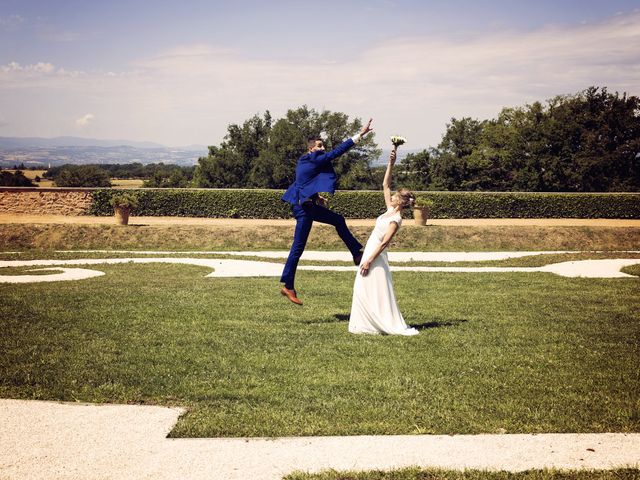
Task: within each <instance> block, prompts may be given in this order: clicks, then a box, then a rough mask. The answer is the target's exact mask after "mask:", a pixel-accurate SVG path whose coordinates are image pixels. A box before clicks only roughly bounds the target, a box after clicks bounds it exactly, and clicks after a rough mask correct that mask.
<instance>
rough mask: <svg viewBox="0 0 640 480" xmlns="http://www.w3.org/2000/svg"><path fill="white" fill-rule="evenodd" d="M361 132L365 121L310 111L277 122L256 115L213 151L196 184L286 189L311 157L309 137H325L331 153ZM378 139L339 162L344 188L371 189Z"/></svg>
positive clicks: (199, 168) (363, 143)
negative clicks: (306, 157)
mask: <svg viewBox="0 0 640 480" xmlns="http://www.w3.org/2000/svg"><path fill="white" fill-rule="evenodd" d="M361 127H362V122H361V121H360V119H357V118H356V119H354V120H349V117H348V116H347V115H346V114H344V113H340V112H330V111H326V110H325V111H323V112H320V113H318V112H317V111H315V110H314V109H311V108H309V107H307V106H303V107H300V108H297V109H295V110H289V111H287V113H286V115H285V117H284V118H281V119H278V120H276V121H275V122H274V121H273V119H272V117H271V115H270V113H269V112H268V111H267V112H266V113H265V114H264V115H263V117H260V116H259V115H254V116H253V117H252V118H251V119H249V120H247V121H245V122H244V123H243V125H242V126H238V125H235V124H232V125H230V126H229V127H228V129H227V135H226V136H225V138H224V141H223V142H222V143H221V145H220V146H219V147H214V146H212V147H209V155H208V156H207V157H201V158H200V159H198V166H197V167H196V172H195V176H194V182H195V184H196V185H197V186H200V187H260V188H286V187H288V186H289V184H290V183H291V182H292V181H293V179H294V178H295V167H296V162H297V160H298V158H299V157H300V156H301V155H302V154H304V153H305V152H306V151H307V146H306V141H307V138H308V137H310V136H321V137H323V138H324V139H325V143H326V146H327V149H331V148H333V147H334V146H337V145H338V144H339V143H340V142H342V141H344V140H345V139H346V138H347V137H349V136H351V135H354V134H355V133H357V131H358V130H359V129H360V128H361ZM372 137H373V136H372V135H370V136H367V137H365V138H364V139H363V140H362V141H361V142H360V143H359V144H358V145H357V146H356V147H354V148H352V149H351V150H350V151H349V152H348V153H346V154H345V155H342V156H341V157H340V158H338V159H337V160H335V161H334V164H333V165H334V169H335V171H336V174H337V175H338V188H341V189H354V188H371V186H372V185H373V178H372V175H371V168H370V162H371V160H372V159H373V158H376V157H377V155H379V150H377V146H376V144H375V142H374V140H373V138H372Z"/></svg>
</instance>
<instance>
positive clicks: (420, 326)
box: [407, 318, 469, 330]
mask: <svg viewBox="0 0 640 480" xmlns="http://www.w3.org/2000/svg"><path fill="white" fill-rule="evenodd" d="M468 321H469V320H466V319H464V318H453V319H450V320H436V321H432V322H425V323H417V324H415V323H410V322H407V325H409V326H410V327H413V328H415V329H416V330H428V329H430V328H440V327H457V326H459V325H461V324H463V323H467V322H468Z"/></svg>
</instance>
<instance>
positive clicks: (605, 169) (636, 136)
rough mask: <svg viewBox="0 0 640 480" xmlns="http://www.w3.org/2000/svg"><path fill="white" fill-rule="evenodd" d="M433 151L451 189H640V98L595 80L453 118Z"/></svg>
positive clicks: (439, 178)
mask: <svg viewBox="0 0 640 480" xmlns="http://www.w3.org/2000/svg"><path fill="white" fill-rule="evenodd" d="M432 157H433V160H432V172H433V184H434V185H433V186H434V187H439V188H445V189H448V190H514V191H523V190H529V191H575V192H594V191H621V190H628V191H639V190H640V99H638V97H634V96H627V95H626V94H623V95H622V96H621V95H619V94H618V93H617V92H616V93H615V94H611V93H609V92H608V91H607V89H606V88H597V87H590V88H588V89H586V90H584V91H582V92H579V93H577V94H575V95H564V96H557V97H555V98H552V99H550V100H548V101H547V103H546V104H542V103H540V102H534V103H533V104H531V105H525V106H524V107H516V108H504V109H503V110H502V111H501V112H500V114H499V115H498V118H496V119H492V120H484V121H482V122H480V121H478V120H472V119H470V118H463V119H461V120H456V119H455V118H454V119H452V120H451V123H450V124H448V125H447V131H446V133H445V135H444V136H443V139H442V142H441V143H440V145H438V149H437V150H436V151H435V152H434V154H433V155H432Z"/></svg>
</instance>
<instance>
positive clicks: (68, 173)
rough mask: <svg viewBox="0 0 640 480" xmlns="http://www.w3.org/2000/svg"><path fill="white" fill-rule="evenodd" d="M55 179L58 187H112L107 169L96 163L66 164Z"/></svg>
mask: <svg viewBox="0 0 640 480" xmlns="http://www.w3.org/2000/svg"><path fill="white" fill-rule="evenodd" d="M53 181H54V182H55V183H56V185H57V186H58V187H110V186H111V179H110V178H109V174H108V173H107V172H106V170H104V169H102V168H100V167H98V166H96V165H66V166H65V168H64V169H62V170H60V171H59V172H58V174H57V175H56V176H54V177H53Z"/></svg>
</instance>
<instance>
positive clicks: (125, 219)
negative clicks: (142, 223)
mask: <svg viewBox="0 0 640 480" xmlns="http://www.w3.org/2000/svg"><path fill="white" fill-rule="evenodd" d="M114 210H115V212H116V222H118V225H128V224H129V212H130V211H131V209H130V208H129V207H115V208H114Z"/></svg>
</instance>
